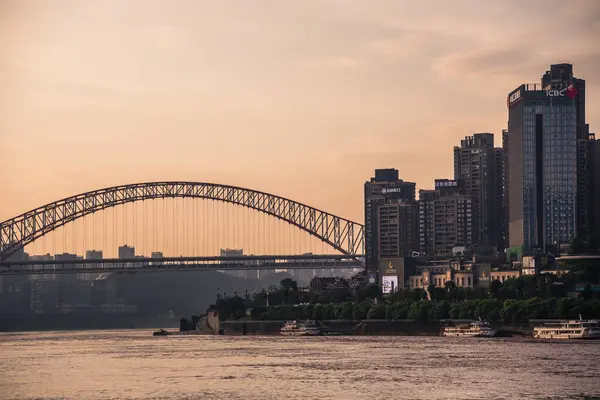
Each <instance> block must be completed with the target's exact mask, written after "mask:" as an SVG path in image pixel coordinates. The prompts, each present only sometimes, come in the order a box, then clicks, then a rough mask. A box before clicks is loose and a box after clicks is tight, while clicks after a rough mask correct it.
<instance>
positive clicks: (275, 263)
mask: <svg viewBox="0 0 600 400" xmlns="http://www.w3.org/2000/svg"><path fill="white" fill-rule="evenodd" d="M361 257H362V256H361V255H356V256H348V255H303V256H239V257H164V258H145V257H138V258H128V259H118V258H113V259H102V260H64V261H63V260H59V261H56V260H44V261H10V262H6V261H3V262H0V275H36V274H65V273H66V274H68V273H108V272H150V271H218V270H222V271H226V270H234V271H235V270H278V269H322V268H327V269H342V268H360V267H362V264H361V262H360V261H359V259H360V258H361Z"/></svg>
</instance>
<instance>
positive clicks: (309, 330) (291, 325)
mask: <svg viewBox="0 0 600 400" xmlns="http://www.w3.org/2000/svg"><path fill="white" fill-rule="evenodd" d="M281 334H282V335H283V336H318V335H320V334H321V328H320V327H319V326H318V325H317V323H316V322H315V321H312V320H307V321H306V322H303V323H298V322H296V321H288V322H286V323H285V324H284V325H283V327H282V328H281Z"/></svg>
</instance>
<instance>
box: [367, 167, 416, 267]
mask: <svg viewBox="0 0 600 400" xmlns="http://www.w3.org/2000/svg"><path fill="white" fill-rule="evenodd" d="M415 186H416V185H415V183H414V182H405V181H403V180H402V179H399V178H398V170H396V169H378V170H375V177H373V178H371V180H369V181H367V182H365V242H366V243H365V250H366V264H367V268H369V269H372V270H374V269H377V268H378V266H379V261H380V260H381V259H382V258H395V257H404V256H410V255H412V252H413V251H417V250H418V247H419V239H418V230H417V205H416V201H415Z"/></svg>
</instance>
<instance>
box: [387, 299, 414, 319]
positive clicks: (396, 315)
mask: <svg viewBox="0 0 600 400" xmlns="http://www.w3.org/2000/svg"><path fill="white" fill-rule="evenodd" d="M411 304H412V302H411V301H406V300H405V301H398V302H395V303H392V306H391V307H390V311H389V312H390V314H391V316H392V318H393V319H407V318H408V313H409V311H410V306H411Z"/></svg>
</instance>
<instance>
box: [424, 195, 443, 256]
mask: <svg viewBox="0 0 600 400" xmlns="http://www.w3.org/2000/svg"><path fill="white" fill-rule="evenodd" d="M440 196H441V192H440V191H439V190H419V202H418V209H419V252H421V253H425V254H427V255H432V254H435V235H434V230H435V225H434V214H433V209H434V205H435V200H436V199H437V198H439V197H440Z"/></svg>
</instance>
